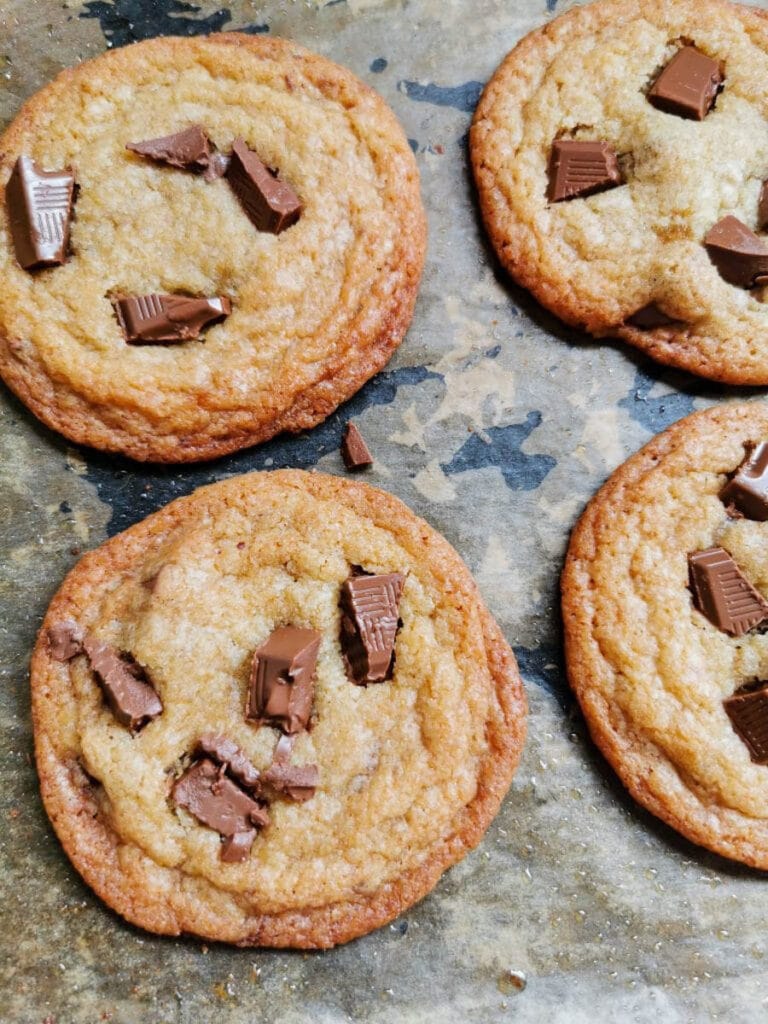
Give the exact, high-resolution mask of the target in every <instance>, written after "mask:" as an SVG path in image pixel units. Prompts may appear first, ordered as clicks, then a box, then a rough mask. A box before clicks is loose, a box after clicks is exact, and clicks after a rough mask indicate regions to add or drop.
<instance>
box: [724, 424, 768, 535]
mask: <svg viewBox="0 0 768 1024" xmlns="http://www.w3.org/2000/svg"><path fill="white" fill-rule="evenodd" d="M720 500H721V501H722V502H723V504H725V505H726V506H729V505H730V506H732V507H733V508H735V509H736V510H737V511H738V512H741V514H742V515H743V516H745V517H746V518H747V519H755V520H757V522H759V523H764V522H765V521H766V520H768V442H766V441H763V443H762V444H759V445H758V446H757V447H756V448H755V449H754V451H752V452H750V454H749V455H748V456H747V457H746V459H745V460H744V461H743V462H742V464H741V465H740V466H739V468H738V469H737V470H736V472H735V474H734V476H733V479H732V480H729V481H728V483H727V484H726V485H725V487H724V488H723V489H722V491H721V492H720Z"/></svg>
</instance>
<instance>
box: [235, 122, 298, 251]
mask: <svg viewBox="0 0 768 1024" xmlns="http://www.w3.org/2000/svg"><path fill="white" fill-rule="evenodd" d="M227 181H228V182H229V183H230V185H231V186H232V190H233V191H234V193H235V195H236V196H237V198H238V199H239V200H240V205H241V206H242V207H243V209H244V210H245V212H246V214H247V215H248V218H249V220H250V221H251V222H252V223H253V224H255V225H256V227H257V228H258V229H259V231H270V232H272V234H273V235H279V234H280V232H281V231H285V229H286V228H289V227H290V226H291V225H292V224H295V223H296V221H297V220H298V219H299V217H300V216H301V211H302V205H301V200H300V199H299V197H298V196H297V195H296V193H295V192H294V191H293V189H292V188H291V186H290V185H289V184H288V183H287V182H285V181H280V179H279V178H277V177H276V176H275V175H274V174H273V173H272V172H271V171H270V170H269V168H268V167H266V166H265V165H264V164H263V163H262V162H261V160H259V158H258V156H256V154H255V153H254V152H253V150H251V149H249V148H248V146H247V145H246V144H245V142H244V140H243V139H235V142H234V144H233V146H232V156H231V157H230V160H229V167H228V168H227Z"/></svg>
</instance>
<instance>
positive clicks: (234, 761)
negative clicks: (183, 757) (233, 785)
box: [199, 732, 261, 791]
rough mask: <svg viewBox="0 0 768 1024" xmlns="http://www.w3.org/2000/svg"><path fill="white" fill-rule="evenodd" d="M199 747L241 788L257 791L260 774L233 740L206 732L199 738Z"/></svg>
mask: <svg viewBox="0 0 768 1024" xmlns="http://www.w3.org/2000/svg"><path fill="white" fill-rule="evenodd" d="M199 747H200V750H201V751H202V753H203V754H207V755H208V756H209V757H211V758H212V759H213V760H214V761H216V762H218V764H220V765H221V766H222V767H223V768H224V769H225V771H227V772H229V774H230V775H232V776H234V778H235V779H236V780H237V782H239V783H240V785H241V786H245V788H246V789H251V790H255V791H258V789H259V788H260V785H261V783H260V779H261V774H260V772H259V770H258V769H257V768H256V767H254V765H253V764H251V762H250V761H249V759H248V755H247V754H246V753H245V752H244V751H243V750H241V749H240V747H238V745H237V744H236V743H235V742H234V741H233V740H229V739H227V737H226V736H219V735H217V734H215V733H210V732H208V733H204V734H203V735H202V736H201V737H200V743H199Z"/></svg>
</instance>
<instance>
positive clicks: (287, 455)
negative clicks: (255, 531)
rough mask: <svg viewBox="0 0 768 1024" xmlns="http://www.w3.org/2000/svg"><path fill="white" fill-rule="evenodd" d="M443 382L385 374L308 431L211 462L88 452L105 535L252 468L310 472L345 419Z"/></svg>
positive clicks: (424, 375)
mask: <svg viewBox="0 0 768 1024" xmlns="http://www.w3.org/2000/svg"><path fill="white" fill-rule="evenodd" d="M442 379H443V378H442V375H441V374H439V373H435V371H434V370H429V369H427V367H426V366H402V367H400V368H399V369H397V370H386V371H384V372H383V373H380V374H378V375H377V376H376V377H374V378H373V380H371V381H369V382H368V383H367V384H366V385H365V386H364V387H363V388H362V389H361V390H360V391H358V392H357V394H356V395H354V396H353V397H352V398H351V399H350V400H349V401H348V402H347V403H346V404H345V405H343V406H342V407H341V408H340V409H337V410H336V411H335V412H334V413H332V414H331V415H330V416H329V417H328V419H327V420H325V421H324V422H323V423H320V424H319V425H318V426H317V427H315V428H314V429H313V430H312V431H310V432H309V433H307V434H299V435H295V434H281V435H280V436H279V437H275V438H273V439H272V440H271V441H267V442H266V443H265V444H260V445H258V447H256V448H249V449H245V450H243V451H239V452H234V453H233V454H232V455H228V456H226V457H225V458H222V459H218V460H217V461H216V462H215V463H211V462H209V463H202V464H198V465H187V466H182V467H172V466H155V467H148V466H141V467H137V466H136V463H133V462H129V461H128V460H127V459H121V458H118V457H116V456H113V455H101V454H99V453H98V452H91V451H88V452H87V453H85V458H86V460H87V463H88V469H87V472H86V474H85V475H86V479H87V480H90V482H91V483H93V484H94V485H95V486H96V489H97V491H98V494H99V498H100V499H101V500H102V501H103V502H105V504H107V505H109V506H110V507H111V509H112V517H111V519H110V521H109V524H108V525H107V533H108V534H109V536H110V537H112V536H114V535H115V534H116V533H119V532H120V531H121V530H125V529H126V528H127V527H128V526H131V524H132V523H136V522H138V521H139V520H140V519H143V518H144V517H145V516H147V515H149V513H150V512H154V511H155V510H156V509H158V508H161V507H162V506H163V505H165V504H167V503H168V502H169V501H172V500H173V499H174V498H178V497H179V496H180V495H182V494H189V493H190V492H191V491H193V490H194V489H195V488H196V487H201V486H202V485H203V484H210V483H213V482H214V481H215V480H221V479H223V478H225V477H229V476H233V475H234V474H236V473H248V472H250V471H251V470H256V469H285V468H288V467H290V468H292V469H310V468H312V467H313V466H315V465H317V463H318V461H319V460H320V459H321V458H322V457H323V456H324V455H327V454H328V453H329V452H332V451H338V449H339V445H340V444H341V435H342V431H343V429H344V425H345V423H346V422H347V420H349V419H354V417H356V416H359V415H360V414H361V413H362V412H364V410H365V409H367V408H368V407H369V406H373V405H389V404H390V403H391V402H393V401H394V400H395V396H396V395H397V391H398V388H400V387H402V386H403V385H408V384H411V385H413V384H423V383H424V382H425V381H431V380H434V381H438V382H439V381H442Z"/></svg>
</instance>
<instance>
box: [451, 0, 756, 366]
mask: <svg viewBox="0 0 768 1024" xmlns="http://www.w3.org/2000/svg"><path fill="white" fill-rule="evenodd" d="M471 151H472V163H473V167H474V173H475V178H476V181H477V185H478V189H479V193H480V203H481V207H482V213H483V218H484V220H485V224H486V227H487V229H488V232H489V234H490V237H491V240H492V242H493V245H494V247H495V249H496V252H497V253H498V255H499V258H500V260H501V262H502V263H503V264H504V266H505V267H506V268H507V270H508V271H509V272H510V273H511V274H512V276H513V277H514V278H515V280H516V281H518V282H519V283H520V284H522V285H523V286H525V287H526V288H528V289H530V291H531V292H533V294H534V295H535V297H536V298H537V299H538V300H539V302H541V303H542V304H543V305H544V306H546V307H547V308H548V309H550V310H552V311H553V312H554V313H556V314H557V316H559V317H561V318H562V319H563V320H565V321H566V322H567V323H568V324H571V325H573V326H575V327H578V328H580V329H583V330H585V331H588V332H589V333H590V334H593V335H595V336H596V337H608V336H615V337H619V338H622V339H624V340H625V341H627V342H629V343H630V344H632V345H634V346H636V347H638V348H640V349H642V350H643V351H645V352H647V353H648V354H649V355H650V356H652V357H653V358H654V359H657V360H658V361H659V362H662V363H668V364H670V365H673V366H678V367H682V368H684V369H687V370H690V371H692V372H693V373H697V374H700V375H702V376H705V377H710V378H712V379H714V380H720V381H727V382H732V383H736V384H766V383H768V233H766V227H768V188H766V186H765V182H766V179H768V19H766V17H765V12H764V11H760V10H754V9H752V8H749V7H743V6H740V5H738V4H731V3H727V2H726V0H643V2H642V3H638V2H637V0H598V2H597V3H593V4H588V5H584V6H579V7H575V8H574V9H573V10H570V11H568V12H567V13H566V14H563V15H562V16H561V17H559V18H556V19H555V20H554V21H552V22H550V23H549V24H548V25H546V26H545V27H544V28H542V29H540V30H539V31H537V32H533V33H531V34H530V35H528V36H526V37H525V38H524V39H523V40H522V41H521V42H520V43H519V44H518V45H517V47H516V48H515V49H514V50H513V51H512V52H511V53H510V54H509V55H508V56H507V58H506V59H505V60H504V62H503V63H502V64H501V66H500V67H499V69H498V70H497V71H496V73H495V75H494V76H493V78H492V79H491V81H490V82H489V84H488V86H487V88H486V90H485V92H484V94H483V97H482V99H481V101H480V104H479V106H478V108H477V112H476V114H475V118H474V122H473V125H472V131H471Z"/></svg>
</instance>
